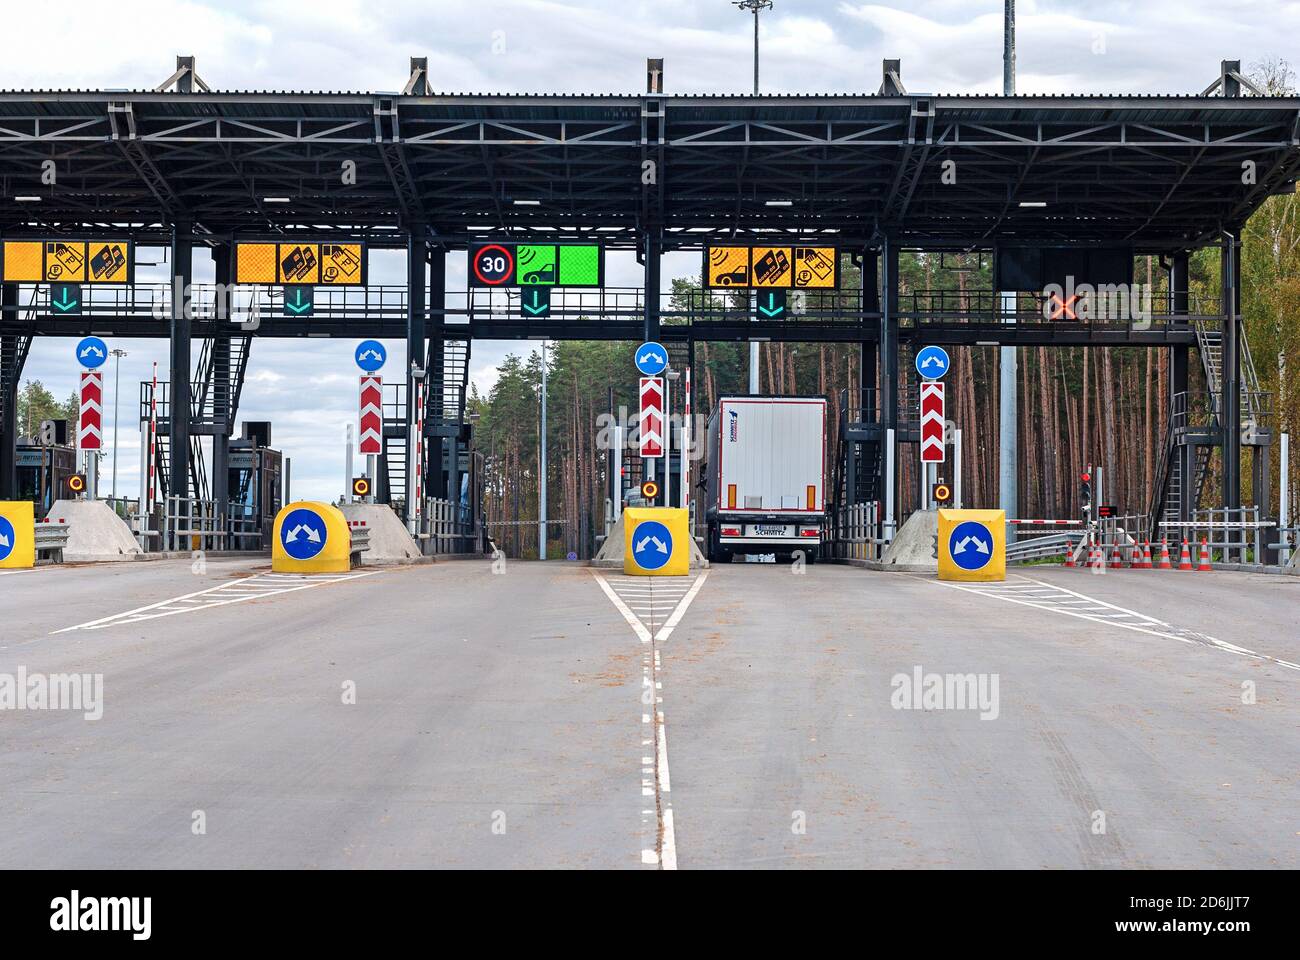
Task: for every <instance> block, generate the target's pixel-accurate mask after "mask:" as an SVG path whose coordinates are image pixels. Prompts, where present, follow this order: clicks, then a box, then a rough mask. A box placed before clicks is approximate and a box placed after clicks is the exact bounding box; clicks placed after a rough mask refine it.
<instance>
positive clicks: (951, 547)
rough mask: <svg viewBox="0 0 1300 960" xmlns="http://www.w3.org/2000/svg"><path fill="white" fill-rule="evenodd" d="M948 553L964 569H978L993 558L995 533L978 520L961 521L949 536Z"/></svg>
mask: <svg viewBox="0 0 1300 960" xmlns="http://www.w3.org/2000/svg"><path fill="white" fill-rule="evenodd" d="M948 553H949V555H950V556H951V557H952V562H953V563H955V564H957V566H959V567H961V568H962V569H963V570H978V569H979V568H980V567H982V566H984V565H985V564H986V563H988V562H989V560H991V559H992V558H993V534H992V532H991V531H990V530H989V528H988V527H986V526H984V524H982V523H980V522H979V521H978V520H967V521H965V522H963V523H959V524H957V526H956V527H955V528H954V529H953V531H952V535H951V536H950V537H949V538H948Z"/></svg>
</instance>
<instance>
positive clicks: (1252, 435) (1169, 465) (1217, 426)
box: [1149, 320, 1271, 537]
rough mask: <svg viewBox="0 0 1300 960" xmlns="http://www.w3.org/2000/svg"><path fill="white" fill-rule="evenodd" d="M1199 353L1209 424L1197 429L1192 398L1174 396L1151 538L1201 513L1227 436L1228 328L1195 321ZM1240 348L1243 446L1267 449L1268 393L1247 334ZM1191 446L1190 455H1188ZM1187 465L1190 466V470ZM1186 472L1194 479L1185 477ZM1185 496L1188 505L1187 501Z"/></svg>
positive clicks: (1155, 492)
mask: <svg viewBox="0 0 1300 960" xmlns="http://www.w3.org/2000/svg"><path fill="white" fill-rule="evenodd" d="M1195 327H1196V342H1197V353H1198V354H1199V355H1200V358H1201V369H1202V371H1203V373H1204V375H1205V386H1206V391H1207V394H1208V401H1209V402H1208V405H1207V410H1208V412H1209V414H1210V421H1211V422H1210V424H1209V425H1208V426H1205V427H1199V428H1198V427H1196V426H1194V425H1192V424H1191V423H1190V421H1189V411H1188V396H1187V394H1185V393H1176V394H1174V395H1173V396H1172V397H1171V398H1170V407H1169V425H1168V427H1167V428H1166V430H1165V438H1164V455H1163V457H1162V459H1161V464H1160V469H1159V472H1158V473H1157V475H1156V478H1155V484H1154V486H1153V488H1152V491H1151V506H1150V510H1149V516H1150V517H1151V525H1152V526H1151V535H1152V536H1153V537H1154V536H1156V535H1158V534H1160V532H1161V530H1160V526H1159V525H1160V523H1161V522H1162V521H1163V522H1165V523H1178V522H1181V521H1183V520H1186V519H1191V518H1192V517H1193V516H1194V515H1195V513H1196V511H1197V510H1198V509H1199V507H1200V504H1201V500H1202V498H1203V496H1204V494H1205V487H1206V484H1207V483H1208V481H1209V476H1210V459H1211V457H1212V455H1213V452H1214V447H1215V446H1216V441H1217V438H1218V437H1221V436H1222V433H1221V427H1222V426H1223V417H1222V412H1221V409H1220V404H1221V401H1222V385H1223V330H1222V329H1221V328H1218V327H1211V326H1209V324H1207V323H1206V322H1205V321H1203V320H1196V321H1195ZM1240 346H1241V400H1240V419H1239V423H1238V429H1240V430H1241V437H1242V442H1243V444H1246V445H1250V446H1267V445H1268V443H1269V442H1270V439H1271V434H1270V433H1269V429H1268V419H1269V414H1270V405H1269V394H1268V393H1267V392H1266V391H1264V390H1261V389H1260V388H1259V375H1258V373H1257V372H1256V370H1255V363H1254V360H1253V359H1252V357H1251V354H1250V344H1249V343H1248V341H1247V339H1246V337H1245V335H1244V333H1243V335H1242V337H1241V340H1240ZM1187 447H1191V448H1192V449H1191V452H1190V453H1187V452H1185V450H1186V448H1187ZM1185 465H1189V466H1190V470H1188V469H1186V466H1185ZM1184 472H1188V473H1189V474H1190V475H1189V476H1187V477H1184V476H1183V474H1184ZM1184 498H1186V503H1184Z"/></svg>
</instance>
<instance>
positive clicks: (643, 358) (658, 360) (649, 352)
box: [633, 340, 668, 377]
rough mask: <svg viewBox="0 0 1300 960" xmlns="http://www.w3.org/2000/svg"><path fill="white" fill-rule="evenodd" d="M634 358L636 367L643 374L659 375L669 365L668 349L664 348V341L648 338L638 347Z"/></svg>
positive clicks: (645, 375)
mask: <svg viewBox="0 0 1300 960" xmlns="http://www.w3.org/2000/svg"><path fill="white" fill-rule="evenodd" d="M633 359H634V360H636V368H637V370H639V371H640V373H641V376H643V377H657V376H659V374H661V373H663V372H664V368H665V367H667V366H668V351H667V350H665V349H664V345H663V344H662V343H656V342H655V341H653V340H647V341H646V342H645V343H643V344H641V346H639V347H637V348H636V353H635V354H634V355H633Z"/></svg>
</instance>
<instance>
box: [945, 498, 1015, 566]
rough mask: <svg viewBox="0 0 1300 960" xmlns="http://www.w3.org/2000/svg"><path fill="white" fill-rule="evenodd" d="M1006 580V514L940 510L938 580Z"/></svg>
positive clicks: (996, 511)
mask: <svg viewBox="0 0 1300 960" xmlns="http://www.w3.org/2000/svg"><path fill="white" fill-rule="evenodd" d="M1006 578H1007V514H1006V511H1004V510H940V511H939V579H940V580H965V581H976V582H987V581H990V580H1005V579H1006Z"/></svg>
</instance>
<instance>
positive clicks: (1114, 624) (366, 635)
mask: <svg viewBox="0 0 1300 960" xmlns="http://www.w3.org/2000/svg"><path fill="white" fill-rule="evenodd" d="M1298 601H1300V579H1297V578H1290V577H1279V576H1267V575H1251V574H1237V573H1212V574H1205V573H1180V572H1164V571H1137V570H1125V571H1115V572H1108V573H1106V574H1105V575H1103V576H1094V575H1092V574H1090V573H1089V572H1088V571H1084V570H1062V569H1056V568H1043V567H1031V568H1026V569H1024V570H1019V571H1014V572H1013V573H1012V574H1011V576H1010V577H1009V578H1008V580H1007V581H1006V583H1005V584H998V585H989V586H970V587H965V586H955V585H949V584H940V583H938V582H937V581H935V580H934V579H933V578H932V577H923V576H917V575H907V574H881V573H870V572H867V571H863V570H859V569H853V568H848V567H839V566H829V565H817V566H813V567H809V568H807V569H806V571H805V572H804V573H802V574H797V573H793V572H792V571H791V568H789V567H785V566H780V567H778V566H775V565H766V564H764V565H759V564H732V565H725V566H720V567H715V568H713V569H711V570H709V571H707V573H705V574H703V575H701V574H696V573H693V574H692V575H691V576H690V577H687V578H663V579H655V578H650V579H647V578H626V577H622V576H621V575H618V574H614V573H604V572H596V571H593V570H591V569H588V568H585V567H582V566H579V565H577V564H569V563H546V564H538V563H522V562H511V563H507V564H506V566H505V568H504V571H502V572H499V573H494V572H493V567H492V565H491V564H490V563H489V562H487V561H461V562H449V563H438V564H434V565H428V566H418V567H405V568H396V569H390V570H384V571H381V572H372V571H370V570H366V571H363V572H362V575H351V576H347V577H321V578H298V577H278V576H274V575H272V574H271V573H270V571H269V568H268V567H267V565H266V564H265V562H264V561H263V562H250V561H209V562H208V563H207V564H206V566H199V567H198V568H195V567H193V566H192V565H191V564H190V563H189V562H187V561H157V562H149V563H130V564H126V563H124V564H116V565H101V566H80V567H63V568H42V569H38V570H36V571H32V572H23V573H16V574H7V573H0V695H2V694H3V683H4V678H5V677H6V676H10V677H14V678H17V677H18V676H19V674H20V671H22V672H23V674H24V675H25V676H26V677H27V678H31V677H32V676H37V677H48V676H50V675H55V674H74V673H75V674H88V675H91V676H92V680H91V682H90V687H89V689H92V690H93V689H94V688H93V682H94V681H93V676H94V675H102V684H103V686H102V702H101V703H100V704H99V709H102V716H101V717H100V718H99V719H87V716H86V714H87V713H92V714H93V713H95V712H97V711H96V710H95V709H90V710H87V709H79V710H72V709H57V710H56V709H13V708H7V709H3V710H0V810H3V811H4V816H3V822H4V825H5V829H4V830H3V831H0V866H5V867H182V868H184V867H230V868H234V867H431V866H440V867H537V868H549V867H560V868H574V867H626V868H632V869H661V868H673V867H676V868H680V869H691V868H709V867H756V868H758V867H762V868H766V867H855V866H861V867H1027V868H1038V867H1244V868H1277V867H1288V868H1295V867H1297V866H1300V705H1298V701H1297V692H1300V625H1298V623H1297V620H1298V619H1300V618H1297V617H1296V615H1295V611H1296V610H1298V609H1300V602H1298ZM13 682H16V680H15V681H13ZM10 689H11V690H12V682H11V688H10ZM0 705H2V701H0ZM28 705H29V706H30V704H28ZM80 706H81V707H83V708H84V707H86V704H85V703H82V704H80Z"/></svg>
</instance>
